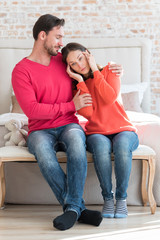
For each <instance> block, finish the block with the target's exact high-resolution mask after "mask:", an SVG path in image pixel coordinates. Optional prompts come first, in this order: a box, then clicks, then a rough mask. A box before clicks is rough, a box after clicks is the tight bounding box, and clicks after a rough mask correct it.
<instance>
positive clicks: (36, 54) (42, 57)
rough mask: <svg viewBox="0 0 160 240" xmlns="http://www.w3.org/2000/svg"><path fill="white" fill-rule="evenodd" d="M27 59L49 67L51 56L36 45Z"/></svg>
mask: <svg viewBox="0 0 160 240" xmlns="http://www.w3.org/2000/svg"><path fill="white" fill-rule="evenodd" d="M27 59H29V60H31V61H33V62H36V63H39V64H42V65H44V66H49V64H50V61H51V55H49V54H48V53H47V52H46V51H44V49H41V48H40V47H39V48H38V47H37V46H36V45H34V47H33V50H32V52H31V54H30V55H29V56H28V57H27Z"/></svg>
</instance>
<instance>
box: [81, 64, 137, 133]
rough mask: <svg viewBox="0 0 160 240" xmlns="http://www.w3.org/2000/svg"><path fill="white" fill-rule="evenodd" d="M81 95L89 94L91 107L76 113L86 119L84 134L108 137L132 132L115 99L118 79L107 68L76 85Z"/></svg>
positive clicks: (119, 104) (132, 127)
mask: <svg viewBox="0 0 160 240" xmlns="http://www.w3.org/2000/svg"><path fill="white" fill-rule="evenodd" d="M77 89H80V90H81V94H83V93H90V94H91V96H92V101H93V104H92V107H84V108H82V109H80V110H79V111H78V113H79V114H80V115H82V116H83V117H85V118H87V119H88V121H87V123H86V125H85V128H86V134H87V135H90V134H95V133H99V134H103V135H110V134H114V133H118V132H122V131H134V132H136V131H137V130H136V128H135V127H134V126H133V124H132V123H131V122H130V120H129V118H128V116H127V114H126V112H125V110H124V107H123V105H122V104H121V103H120V102H119V100H118V99H117V98H118V96H119V93H120V77H119V76H117V75H116V74H115V73H112V72H111V71H110V70H109V69H108V66H106V67H104V69H103V70H102V71H101V72H100V71H98V70H97V71H95V72H94V78H93V79H92V78H89V79H87V80H86V81H85V82H80V83H78V84H77Z"/></svg>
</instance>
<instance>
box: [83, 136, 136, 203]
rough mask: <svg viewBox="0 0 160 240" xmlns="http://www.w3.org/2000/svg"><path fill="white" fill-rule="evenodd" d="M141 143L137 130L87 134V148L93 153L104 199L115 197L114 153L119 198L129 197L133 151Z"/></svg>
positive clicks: (116, 196) (117, 195) (117, 197)
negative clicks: (112, 158)
mask: <svg viewBox="0 0 160 240" xmlns="http://www.w3.org/2000/svg"><path fill="white" fill-rule="evenodd" d="M138 144H139V140H138V136H137V134H136V133H135V132H131V131H124V132H120V133H117V134H113V135H107V136H104V135H101V134H92V135H89V136H87V149H88V151H90V152H91V153H93V159H94V165H95V170H96V173H97V176H98V179H99V182H100V186H101V189H102V196H103V199H104V200H110V199H112V198H113V192H112V162H111V153H112V152H113V154H114V170H115V177H116V193H115V198H116V199H117V200H123V199H126V198H127V188H128V182H129V177H130V172H131V165H132V151H134V150H135V149H136V148H137V147H138Z"/></svg>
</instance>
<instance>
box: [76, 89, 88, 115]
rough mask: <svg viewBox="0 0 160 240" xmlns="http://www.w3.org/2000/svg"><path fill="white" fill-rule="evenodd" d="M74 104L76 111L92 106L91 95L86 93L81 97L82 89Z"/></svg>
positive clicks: (77, 94)
mask: <svg viewBox="0 0 160 240" xmlns="http://www.w3.org/2000/svg"><path fill="white" fill-rule="evenodd" d="M73 102H74V105H75V108H76V111H78V110H80V109H81V108H83V107H88V106H92V98H91V95H90V94H89V93H84V94H82V95H80V89H79V90H78V92H77V93H76V95H75V96H74V98H73Z"/></svg>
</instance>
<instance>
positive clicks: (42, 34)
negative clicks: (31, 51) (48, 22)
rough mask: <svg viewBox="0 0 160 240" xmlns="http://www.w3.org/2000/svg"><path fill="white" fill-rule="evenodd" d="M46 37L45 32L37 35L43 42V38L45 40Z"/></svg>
mask: <svg viewBox="0 0 160 240" xmlns="http://www.w3.org/2000/svg"><path fill="white" fill-rule="evenodd" d="M46 36H47V34H46V32H45V31H41V32H40V33H39V36H38V37H39V38H40V39H41V40H44V39H45V38H46Z"/></svg>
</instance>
